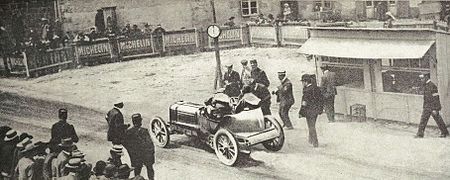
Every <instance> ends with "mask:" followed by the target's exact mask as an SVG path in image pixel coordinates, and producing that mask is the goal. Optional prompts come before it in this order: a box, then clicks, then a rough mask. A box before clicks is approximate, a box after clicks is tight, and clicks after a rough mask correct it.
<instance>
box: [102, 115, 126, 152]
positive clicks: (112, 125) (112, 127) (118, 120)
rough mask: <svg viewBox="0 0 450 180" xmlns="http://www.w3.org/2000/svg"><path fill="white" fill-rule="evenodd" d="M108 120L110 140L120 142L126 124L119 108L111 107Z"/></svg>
mask: <svg viewBox="0 0 450 180" xmlns="http://www.w3.org/2000/svg"><path fill="white" fill-rule="evenodd" d="M106 121H108V126H109V128H108V134H107V136H108V137H107V138H108V141H112V142H113V143H118V144H120V143H121V142H122V138H123V136H124V135H125V130H126V126H125V124H124V119H123V115H122V112H120V111H119V109H117V108H113V109H111V110H110V111H109V112H108V114H107V115H106Z"/></svg>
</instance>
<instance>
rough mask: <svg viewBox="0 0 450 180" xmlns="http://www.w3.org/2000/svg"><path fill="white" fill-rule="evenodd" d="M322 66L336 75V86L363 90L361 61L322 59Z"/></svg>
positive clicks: (333, 58)
mask: <svg viewBox="0 0 450 180" xmlns="http://www.w3.org/2000/svg"><path fill="white" fill-rule="evenodd" d="M322 64H326V65H328V66H329V67H330V71H332V72H335V73H336V85H337V86H343V87H348V88H356V89H364V70H363V60H362V59H351V58H335V57H322Z"/></svg>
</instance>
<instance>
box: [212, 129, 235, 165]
mask: <svg viewBox="0 0 450 180" xmlns="http://www.w3.org/2000/svg"><path fill="white" fill-rule="evenodd" d="M214 151H215V153H216V156H217V158H218V159H219V161H220V162H222V163H223V164H225V165H227V166H233V165H235V164H236V162H237V160H238V159H239V145H238V143H237V141H236V138H234V136H233V134H231V132H230V131H228V130H227V129H224V128H220V129H219V130H218V131H217V132H216V134H214Z"/></svg>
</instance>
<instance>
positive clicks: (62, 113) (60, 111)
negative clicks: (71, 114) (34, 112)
mask: <svg viewBox="0 0 450 180" xmlns="http://www.w3.org/2000/svg"><path fill="white" fill-rule="evenodd" d="M63 115H66V116H67V109H65V108H61V109H58V117H59V118H62V117H61V116H63ZM66 118H67V117H66Z"/></svg>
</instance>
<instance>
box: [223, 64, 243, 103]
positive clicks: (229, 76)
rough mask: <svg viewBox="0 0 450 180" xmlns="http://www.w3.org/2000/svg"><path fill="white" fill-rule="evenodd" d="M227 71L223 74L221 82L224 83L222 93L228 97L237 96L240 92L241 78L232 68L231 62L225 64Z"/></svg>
mask: <svg viewBox="0 0 450 180" xmlns="http://www.w3.org/2000/svg"><path fill="white" fill-rule="evenodd" d="M225 67H226V68H227V71H226V72H225V74H224V75H223V84H225V91H224V93H225V94H226V95H228V96H230V97H238V96H239V94H241V82H240V80H241V78H240V77H239V73H238V72H236V71H234V70H233V64H227V65H225Z"/></svg>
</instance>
